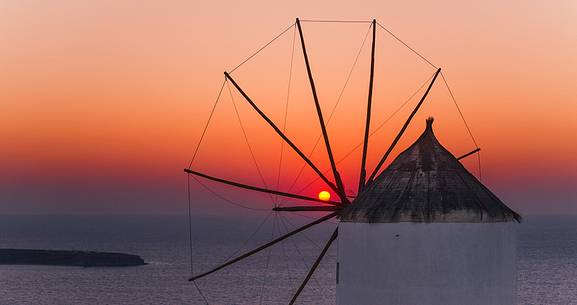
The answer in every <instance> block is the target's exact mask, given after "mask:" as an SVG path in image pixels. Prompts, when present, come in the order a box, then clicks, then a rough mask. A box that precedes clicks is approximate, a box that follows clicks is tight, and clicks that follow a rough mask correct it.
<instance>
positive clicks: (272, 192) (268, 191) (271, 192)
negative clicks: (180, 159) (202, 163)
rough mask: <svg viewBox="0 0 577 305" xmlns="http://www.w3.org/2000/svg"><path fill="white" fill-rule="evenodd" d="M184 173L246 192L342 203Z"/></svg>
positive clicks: (335, 202)
mask: <svg viewBox="0 0 577 305" xmlns="http://www.w3.org/2000/svg"><path fill="white" fill-rule="evenodd" d="M184 171H185V172H186V173H189V174H192V175H195V176H198V177H202V178H205V179H208V180H212V181H216V182H220V183H223V184H227V185H232V186H236V187H240V188H243V189H247V190H252V191H257V192H262V193H269V194H274V195H279V196H284V197H289V198H295V199H301V200H308V201H314V202H320V203H326V204H332V205H338V206H340V205H342V203H340V202H337V201H324V200H320V199H318V198H314V197H308V196H302V195H297V194H291V193H285V192H281V191H276V190H270V189H265V188H261V187H256V186H252V185H247V184H242V183H238V182H234V181H229V180H225V179H221V178H216V177H213V176H209V175H206V174H203V173H200V172H197V171H193V170H191V169H188V168H185V169H184Z"/></svg>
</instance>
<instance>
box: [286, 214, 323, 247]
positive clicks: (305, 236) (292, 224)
mask: <svg viewBox="0 0 577 305" xmlns="http://www.w3.org/2000/svg"><path fill="white" fill-rule="evenodd" d="M285 221H286V222H287V223H289V224H290V225H291V226H293V227H295V228H298V226H295V224H294V223H292V222H291V221H290V220H288V218H286V219H285ZM301 234H302V236H303V237H304V238H305V239H307V240H308V241H309V242H310V243H311V244H313V246H315V247H317V248H318V249H319V250H321V249H322V247H321V246H319V244H317V243H316V242H314V241H313V240H312V239H311V238H310V237H309V236H308V235H307V234H306V233H305V232H301Z"/></svg>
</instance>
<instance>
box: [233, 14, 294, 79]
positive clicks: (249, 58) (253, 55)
mask: <svg viewBox="0 0 577 305" xmlns="http://www.w3.org/2000/svg"><path fill="white" fill-rule="evenodd" d="M294 26H295V23H294V22H293V23H292V24H291V25H290V26H289V27H288V28H286V29H285V30H284V31H282V32H281V33H280V34H278V35H277V36H275V37H274V38H273V39H272V40H271V41H269V42H267V43H266V44H265V45H264V46H262V47H261V48H260V49H258V50H257V51H256V52H254V53H253V54H252V55H250V56H249V57H247V58H246V59H245V60H243V61H242V62H241V63H240V64H238V65H237V66H236V67H234V68H233V69H232V70H230V72H228V73H229V74H231V73H232V72H234V71H235V70H236V69H238V68H240V66H242V65H244V64H245V63H246V62H247V61H249V60H251V59H252V58H253V57H255V56H256V55H257V54H258V53H260V51H262V50H264V49H265V48H266V47H268V46H269V45H270V44H271V43H273V42H274V41H275V40H277V39H278V38H280V37H281V36H282V35H284V33H286V32H288V30H290V29H291V28H292V27H294Z"/></svg>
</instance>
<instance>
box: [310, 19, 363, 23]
mask: <svg viewBox="0 0 577 305" xmlns="http://www.w3.org/2000/svg"><path fill="white" fill-rule="evenodd" d="M299 20H300V22H311V23H371V22H372V21H370V20H321V19H299Z"/></svg>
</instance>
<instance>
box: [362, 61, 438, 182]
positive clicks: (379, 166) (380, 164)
mask: <svg viewBox="0 0 577 305" xmlns="http://www.w3.org/2000/svg"><path fill="white" fill-rule="evenodd" d="M440 72H441V68H439V69H437V72H435V76H433V80H431V83H430V84H429V87H427V91H425V94H423V97H421V100H420V101H419V103H418V104H417V106H416V107H415V109H414V110H413V112H411V114H410V115H409V117H408V118H407V121H406V122H405V124H404V125H403V128H401V130H400V131H399V133H398V134H397V136H396V137H395V139H394V140H393V143H391V146H389V148H388V149H387V152H385V155H384V156H383V157H382V158H381V161H379V164H377V167H375V169H374V170H373V173H372V174H371V176H370V177H369V182H368V183H372V181H373V179H375V176H376V175H377V173H378V172H379V170H380V169H381V166H383V163H385V160H387V157H388V156H389V154H390V153H391V151H392V150H393V148H395V146H396V145H397V142H399V140H400V139H401V136H402V135H403V133H404V132H405V130H406V129H407V127H408V126H409V123H411V120H412V119H413V117H414V116H415V114H417V111H419V108H421V105H422V104H423V102H424V101H425V98H426V97H427V95H429V91H431V88H432V87H433V84H434V83H435V80H436V79H437V76H439V73H440Z"/></svg>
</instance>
